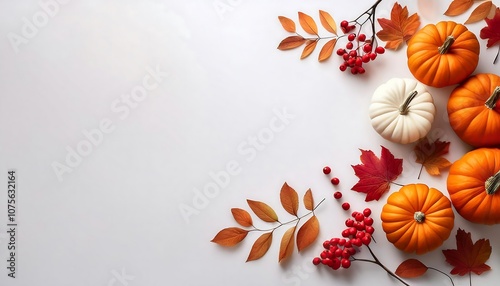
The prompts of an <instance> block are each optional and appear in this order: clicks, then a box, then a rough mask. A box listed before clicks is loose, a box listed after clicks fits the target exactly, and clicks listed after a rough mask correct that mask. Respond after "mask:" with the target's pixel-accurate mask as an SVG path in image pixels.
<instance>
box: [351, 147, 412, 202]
mask: <svg viewBox="0 0 500 286" xmlns="http://www.w3.org/2000/svg"><path fill="white" fill-rule="evenodd" d="M360 159H361V163H362V164H360V165H356V166H352V168H353V169H354V173H355V175H356V176H358V178H359V181H358V183H356V185H354V186H353V187H352V190H353V191H356V192H360V193H366V199H365V201H367V202H369V201H373V200H377V201H378V200H379V199H380V197H382V195H383V194H384V193H385V192H387V191H388V190H389V188H390V184H391V183H392V182H393V181H394V180H396V178H397V177H398V176H399V175H400V174H401V172H403V159H395V158H394V155H392V153H391V152H390V151H389V150H388V149H387V148H385V147H384V146H382V152H381V155H380V159H379V158H377V156H375V154H373V152H372V151H369V150H368V151H366V150H361V156H360Z"/></svg>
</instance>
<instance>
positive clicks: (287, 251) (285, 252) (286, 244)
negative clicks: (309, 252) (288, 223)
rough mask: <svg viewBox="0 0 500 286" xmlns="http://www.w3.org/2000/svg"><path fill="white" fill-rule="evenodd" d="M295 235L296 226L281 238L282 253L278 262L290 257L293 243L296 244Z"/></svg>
mask: <svg viewBox="0 0 500 286" xmlns="http://www.w3.org/2000/svg"><path fill="white" fill-rule="evenodd" d="M294 236H295V226H294V227H291V228H289V229H288V230H287V231H286V232H285V234H283V237H282V238H281V244H280V253H279V258H278V262H281V261H283V260H285V259H287V258H288V257H290V256H291V255H292V253H293V245H294Z"/></svg>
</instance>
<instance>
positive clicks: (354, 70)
mask: <svg viewBox="0 0 500 286" xmlns="http://www.w3.org/2000/svg"><path fill="white" fill-rule="evenodd" d="M358 72H359V69H358V67H352V68H351V73H352V74H358Z"/></svg>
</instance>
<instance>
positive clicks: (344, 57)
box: [342, 52, 350, 61]
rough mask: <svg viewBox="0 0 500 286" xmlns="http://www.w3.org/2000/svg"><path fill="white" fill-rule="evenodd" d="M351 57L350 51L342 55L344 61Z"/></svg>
mask: <svg viewBox="0 0 500 286" xmlns="http://www.w3.org/2000/svg"><path fill="white" fill-rule="evenodd" d="M349 58H350V57H349V53H347V52H346V53H344V54H343V55H342V59H344V61H347V60H349Z"/></svg>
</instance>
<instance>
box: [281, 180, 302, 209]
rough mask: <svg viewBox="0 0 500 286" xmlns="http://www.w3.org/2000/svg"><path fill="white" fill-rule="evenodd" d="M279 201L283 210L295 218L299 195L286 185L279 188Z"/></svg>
mask: <svg viewBox="0 0 500 286" xmlns="http://www.w3.org/2000/svg"><path fill="white" fill-rule="evenodd" d="M280 201H281V205H282V206H283V208H284V209H285V210H286V211H287V212H288V213H289V214H291V215H294V216H297V211H298V210H299V195H298V194H297V192H296V191H295V190H294V189H293V188H292V187H290V186H289V185H288V184H287V183H284V184H283V186H282V187H281V192H280Z"/></svg>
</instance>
